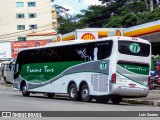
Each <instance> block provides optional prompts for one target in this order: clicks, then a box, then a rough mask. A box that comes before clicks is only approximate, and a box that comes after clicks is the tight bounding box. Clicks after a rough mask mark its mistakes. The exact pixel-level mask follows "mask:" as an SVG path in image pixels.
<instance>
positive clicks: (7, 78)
mask: <svg viewBox="0 0 160 120" xmlns="http://www.w3.org/2000/svg"><path fill="white" fill-rule="evenodd" d="M0 73H1V80H4V82H5V83H13V73H14V63H13V62H11V61H5V62H2V63H1V72H0Z"/></svg>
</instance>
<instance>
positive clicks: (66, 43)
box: [21, 36, 150, 51]
mask: <svg viewBox="0 0 160 120" xmlns="http://www.w3.org/2000/svg"><path fill="white" fill-rule="evenodd" d="M115 39H118V40H129V41H137V42H143V43H146V44H150V43H149V41H147V40H144V39H141V38H136V37H125V36H113V37H106V38H102V39H96V40H82V39H76V40H69V41H63V42H54V43H48V44H46V45H45V46H39V47H32V48H24V49H22V50H21V51H23V50H31V49H40V48H47V47H55V46H64V45H72V44H80V43H90V42H98V41H104V40H115Z"/></svg>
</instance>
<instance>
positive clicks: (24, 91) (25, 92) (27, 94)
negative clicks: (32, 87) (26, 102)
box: [22, 83, 30, 97]
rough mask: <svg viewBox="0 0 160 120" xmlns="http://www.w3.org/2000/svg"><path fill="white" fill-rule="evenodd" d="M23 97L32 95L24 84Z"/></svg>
mask: <svg viewBox="0 0 160 120" xmlns="http://www.w3.org/2000/svg"><path fill="white" fill-rule="evenodd" d="M22 95H23V96H26V97H28V96H29V95H30V92H28V91H27V86H26V84H25V83H24V84H22Z"/></svg>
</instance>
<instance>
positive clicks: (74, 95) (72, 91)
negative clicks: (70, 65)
mask: <svg viewBox="0 0 160 120" xmlns="http://www.w3.org/2000/svg"><path fill="white" fill-rule="evenodd" d="M68 92H69V98H70V100H72V101H77V100H79V98H80V95H79V92H78V91H77V86H76V85H75V84H71V85H70V87H69V91H68Z"/></svg>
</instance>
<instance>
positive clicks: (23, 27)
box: [17, 25, 25, 30]
mask: <svg viewBox="0 0 160 120" xmlns="http://www.w3.org/2000/svg"><path fill="white" fill-rule="evenodd" d="M17 30H25V25H17Z"/></svg>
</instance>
